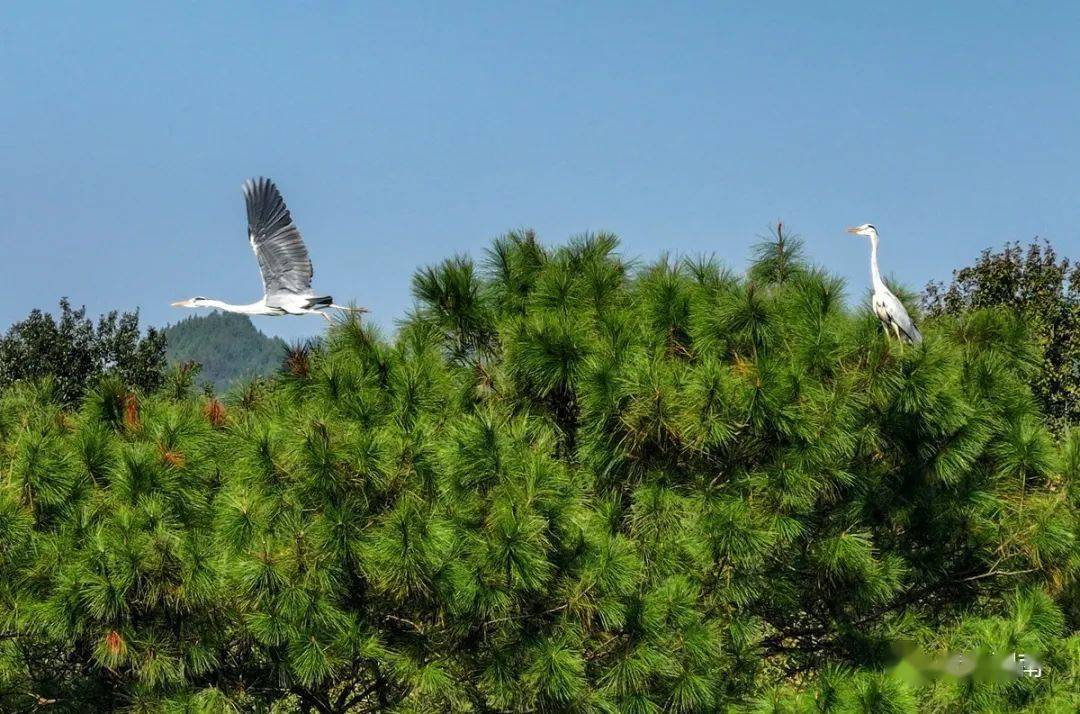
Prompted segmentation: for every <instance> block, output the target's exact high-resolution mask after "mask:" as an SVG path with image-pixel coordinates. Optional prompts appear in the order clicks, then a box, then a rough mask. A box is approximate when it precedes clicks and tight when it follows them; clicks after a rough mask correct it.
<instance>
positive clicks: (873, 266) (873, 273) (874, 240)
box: [870, 234, 885, 290]
mask: <svg viewBox="0 0 1080 714" xmlns="http://www.w3.org/2000/svg"><path fill="white" fill-rule="evenodd" d="M877 244H878V237H877V235H876V234H874V235H871V236H870V277H871V278H872V279H873V281H874V290H879V289H881V288H883V287H885V283H884V282H882V280H881V271H880V270H878V264H877Z"/></svg>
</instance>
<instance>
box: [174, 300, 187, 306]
mask: <svg viewBox="0 0 1080 714" xmlns="http://www.w3.org/2000/svg"><path fill="white" fill-rule="evenodd" d="M187 305H188V301H187V300H181V301H180V302H174V303H173V304H172V306H173V307H187Z"/></svg>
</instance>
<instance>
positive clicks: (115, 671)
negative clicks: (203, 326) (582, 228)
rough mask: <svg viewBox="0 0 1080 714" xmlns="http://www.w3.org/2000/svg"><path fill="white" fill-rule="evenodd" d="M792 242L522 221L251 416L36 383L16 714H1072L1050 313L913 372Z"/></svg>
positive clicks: (1077, 670) (968, 324)
mask: <svg viewBox="0 0 1080 714" xmlns="http://www.w3.org/2000/svg"><path fill="white" fill-rule="evenodd" d="M785 240H787V241H789V240H790V239H787V238H785ZM795 248H796V246H795V245H794V244H793V243H791V242H787V243H786V244H785V245H784V246H777V245H772V246H771V247H770V246H764V247H762V248H761V250H760V251H759V252H758V255H760V256H761V258H762V260H761V261H760V262H759V263H757V264H756V265H755V266H754V267H753V268H752V269H751V271H750V272H749V274H748V277H747V278H741V277H738V276H736V275H735V274H734V273H732V272H731V271H728V270H724V269H722V268H721V267H720V266H718V265H717V264H715V263H714V262H711V261H707V260H702V261H695V262H684V261H676V260H671V259H664V260H661V261H659V262H658V263H656V264H653V265H648V266H644V267H642V268H640V269H633V268H632V266H631V265H629V264H628V263H627V262H626V261H624V260H623V259H622V258H620V256H619V255H618V254H617V252H616V250H617V242H616V240H615V239H614V237H612V236H610V235H605V234H600V235H594V236H584V237H581V238H579V239H575V240H573V241H571V242H570V243H569V244H567V245H565V246H563V247H559V248H554V249H552V248H546V247H544V246H542V245H540V244H539V242H538V241H537V240H536V237H535V236H534V235H533V234H531V233H519V234H511V235H509V236H507V237H505V238H503V239H500V240H498V241H496V243H495V244H494V246H493V247H492V249H491V251H490V252H489V254H488V256H487V258H486V260H485V262H484V263H483V264H482V265H480V266H477V265H476V264H474V263H473V262H472V261H471V260H469V259H468V258H465V257H458V258H454V259H452V260H449V261H447V262H445V263H443V264H441V265H437V266H432V267H430V268H426V269H424V270H422V271H420V272H419V273H418V274H417V277H416V278H415V279H414V283H413V285H414V291H415V295H416V298H417V305H416V309H415V310H414V311H413V313H412V314H411V315H410V316H409V318H408V319H407V320H406V321H405V322H404V324H403V325H402V326H401V328H400V330H399V332H398V334H397V335H396V336H395V337H394V339H392V340H388V339H385V338H383V337H382V336H380V335H379V334H378V333H377V332H376V331H375V330H374V329H372V328H369V327H365V326H362V325H361V324H360V323H359V322H357V321H356V320H353V319H349V320H346V321H344V322H342V323H340V324H339V325H337V326H336V327H335V328H334V329H333V330H332V331H331V333H330V335H329V336H328V338H327V340H325V341H324V342H322V343H319V344H317V345H312V346H310V347H305V348H298V349H295V350H293V351H291V352H290V354H289V355H288V357H287V359H286V363H285V365H284V369H283V370H282V372H281V373H280V374H279V375H278V376H277V377H276V378H275V379H274V380H271V381H268V382H261V381H260V382H256V383H253V384H252V385H250V386H249V387H248V388H247V389H243V390H238V391H236V392H233V393H231V394H230V395H229V396H228V397H226V398H225V400H224V401H222V400H220V399H218V398H216V397H214V396H212V395H209V396H208V395H204V394H200V393H194V392H193V391H192V390H191V389H190V386H191V384H190V382H191V380H190V379H184V378H183V375H177V377H176V379H174V380H173V383H172V384H171V385H170V386H169V388H168V389H165V390H161V391H159V392H156V393H154V394H152V395H149V396H146V395H136V394H134V393H131V392H129V391H128V389H127V388H125V387H123V386H122V385H121V384H120V383H119V382H117V383H112V382H106V383H103V384H102V385H101V386H100V387H99V388H98V389H96V390H95V391H93V392H92V393H91V394H90V395H88V397H87V398H86V399H85V400H84V401H83V402H82V404H81V406H80V407H79V408H78V409H71V408H67V407H65V406H64V405H63V404H62V402H60V401H58V400H57V399H56V395H55V393H54V392H53V391H52V390H50V387H49V385H48V384H35V383H21V384H19V385H17V386H16V387H15V388H13V389H12V390H9V391H8V392H6V393H5V394H4V395H3V396H2V397H0V466H2V467H3V468H2V473H3V479H4V481H3V488H2V489H0V709H3V710H5V711H7V710H11V711H30V710H33V709H34V708H35V707H43V706H45V705H46V703H47V704H48V705H49V706H50V707H51V708H52V709H53V710H54V711H87V710H94V709H99V710H109V709H111V708H118V709H125V710H130V711H162V710H164V711H177V712H180V711H183V712H217V711H271V710H273V711H300V712H316V711H317V712H364V711H402V712H434V711H440V712H441V711H552V712H555V711H560V712H561V711H581V712H617V711H618V712H622V711H626V712H660V711H682V712H711V711H724V710H736V711H751V710H752V711H835V712H844V711H866V712H887V711H905V712H906V711H962V710H968V709H978V710H987V711H994V710H997V711H1006V710H1014V709H1018V708H1025V707H1026V708H1027V709H1028V710H1030V711H1055V710H1059V711H1073V710H1075V708H1076V706H1077V704H1080V700H1078V695H1077V691H1078V688H1077V686H1076V685H1077V679H1076V677H1077V675H1078V674H1080V657H1078V655H1080V639H1078V637H1077V636H1076V635H1075V634H1073V635H1070V634H1069V632H1070V631H1075V628H1076V625H1077V621H1076V616H1077V612H1076V605H1075V601H1074V600H1073V599H1072V595H1070V593H1072V594H1073V595H1074V594H1075V592H1076V575H1077V571H1078V568H1080V558H1078V554H1077V548H1076V525H1077V513H1078V495H1080V490H1078V486H1077V484H1078V483H1080V435H1077V434H1071V435H1066V436H1065V437H1064V438H1063V439H1061V440H1055V438H1054V437H1053V436H1052V435H1051V433H1050V432H1049V431H1048V430H1047V428H1046V426H1045V425H1044V423H1043V419H1042V416H1041V414H1040V412H1039V409H1038V405H1037V403H1036V401H1035V400H1034V399H1033V397H1032V394H1031V390H1030V388H1029V387H1028V380H1029V377H1030V374H1031V372H1032V370H1033V369H1035V365H1036V364H1037V360H1038V354H1037V351H1036V350H1035V348H1034V347H1033V345H1032V342H1031V341H1030V339H1029V337H1028V336H1027V334H1026V332H1025V330H1024V326H1023V324H1022V323H1020V322H1019V321H1017V320H1016V319H1015V318H1013V317H1011V316H1009V315H1008V314H1004V313H998V312H976V313H971V314H965V315H961V316H958V317H942V318H940V319H937V320H935V321H934V322H933V323H931V324H925V327H926V329H925V333H926V340H925V342H924V343H923V345H921V346H919V347H916V348H909V349H907V350H904V351H901V350H900V349H899V348H898V347H897V346H895V345H892V344H890V343H889V342H888V341H887V340H886V339H885V338H884V336H883V335H882V334H881V332H880V326H879V324H878V322H877V320H876V318H874V316H873V315H872V314H870V312H869V311H868V310H867V309H865V308H863V307H859V308H857V309H854V310H852V309H849V308H848V307H846V303H845V299H844V294H843V285H842V283H841V281H839V280H838V279H836V278H835V277H833V276H830V275H828V274H826V273H824V272H822V271H821V270H819V269H816V268H814V267H812V266H809V265H807V264H805V263H804V262H803V261H802V260H801V258H800V257H799V256H798V253H797V251H796V250H795ZM778 256H781V257H782V260H779V261H778V259H777V257H778ZM898 647H906V648H907V651H922V652H927V653H931V654H932V655H936V654H940V653H944V652H954V651H960V650H972V651H975V650H980V649H981V650H985V651H987V652H989V651H990V650H995V651H998V652H1001V651H1002V650H1006V649H1007V650H1008V651H1010V652H1013V651H1015V652H1030V653H1031V654H1034V655H1037V656H1039V657H1040V658H1042V661H1043V663H1044V665H1045V667H1046V670H1045V671H1046V675H1045V676H1044V677H1043V678H1042V679H1039V680H1034V679H1009V680H1003V681H998V680H996V679H992V678H987V679H985V680H983V679H974V678H969V679H967V680H963V681H951V680H948V679H946V678H935V677H933V676H930V675H924V674H923V673H921V672H920V671H916V670H914V669H913V668H912V667H910V666H907V665H901V666H894V662H895V660H896V659H897V654H896V652H897V648H898ZM928 656H929V655H928ZM909 659H910V658H909ZM905 661H908V660H905Z"/></svg>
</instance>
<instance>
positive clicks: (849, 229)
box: [847, 228, 859, 235]
mask: <svg viewBox="0 0 1080 714" xmlns="http://www.w3.org/2000/svg"><path fill="white" fill-rule="evenodd" d="M847 232H848V233H854V234H855V235H858V234H859V229H858V228H848V229H847Z"/></svg>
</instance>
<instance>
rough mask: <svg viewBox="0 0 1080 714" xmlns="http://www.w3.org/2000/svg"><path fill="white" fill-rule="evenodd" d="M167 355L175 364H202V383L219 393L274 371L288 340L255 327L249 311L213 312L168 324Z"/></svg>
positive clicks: (175, 365)
mask: <svg viewBox="0 0 1080 714" xmlns="http://www.w3.org/2000/svg"><path fill="white" fill-rule="evenodd" d="M164 332H165V337H166V339H167V340H168V349H167V351H166V357H167V359H168V363H169V364H170V365H172V366H174V367H179V366H181V365H185V364H197V365H199V368H200V369H199V374H198V378H199V381H200V383H204V384H205V383H209V384H211V385H213V387H214V389H215V390H216V391H218V392H219V393H224V392H225V391H226V390H228V389H229V387H231V386H233V385H235V384H237V383H239V382H242V381H244V380H249V379H251V378H252V377H263V376H268V375H271V374H273V373H274V372H275V371H276V370H277V368H278V367H279V366H280V365H281V360H282V358H283V357H284V355H285V349H286V344H285V343H284V342H283V341H282V340H281V339H280V338H272V337H267V336H266V335H264V334H263V333H261V332H259V331H258V330H256V329H255V326H254V325H252V324H251V318H249V317H248V316H247V315H236V314H232V313H219V312H216V311H215V312H212V313H210V314H209V315H195V316H192V317H188V318H185V319H183V320H181V321H180V322H178V323H176V324H175V325H170V326H169V327H167V328H165V331H164Z"/></svg>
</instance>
